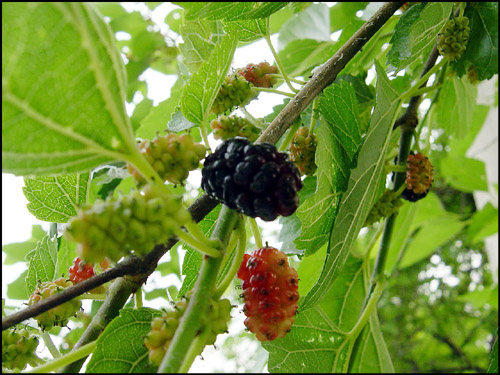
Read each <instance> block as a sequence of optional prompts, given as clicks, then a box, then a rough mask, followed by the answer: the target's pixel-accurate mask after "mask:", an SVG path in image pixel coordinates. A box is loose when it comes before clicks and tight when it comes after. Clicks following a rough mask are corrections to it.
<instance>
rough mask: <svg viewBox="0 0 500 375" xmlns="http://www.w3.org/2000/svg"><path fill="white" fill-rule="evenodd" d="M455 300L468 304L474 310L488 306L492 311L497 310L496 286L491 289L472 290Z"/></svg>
mask: <svg viewBox="0 0 500 375" xmlns="http://www.w3.org/2000/svg"><path fill="white" fill-rule="evenodd" d="M457 300H459V301H463V302H468V303H470V304H471V305H472V306H474V308H475V309H482V308H484V305H486V304H488V305H489V306H490V307H491V308H492V309H494V310H498V284H496V285H495V286H494V287H491V288H484V289H481V290H477V289H476V290H474V291H473V292H468V293H465V294H462V295H460V296H458V297H457Z"/></svg>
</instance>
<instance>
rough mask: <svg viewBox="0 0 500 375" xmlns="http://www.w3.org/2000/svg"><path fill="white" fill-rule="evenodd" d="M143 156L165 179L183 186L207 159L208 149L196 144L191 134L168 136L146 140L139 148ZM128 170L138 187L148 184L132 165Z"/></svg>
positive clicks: (171, 134) (128, 166)
mask: <svg viewBox="0 0 500 375" xmlns="http://www.w3.org/2000/svg"><path fill="white" fill-rule="evenodd" d="M137 147H138V148H139V151H140V152H141V154H142V156H144V157H145V158H146V160H147V161H148V163H149V164H150V165H151V166H152V167H153V169H154V170H155V171H156V172H157V173H158V175H159V176H160V177H161V178H162V179H163V182H165V181H169V182H171V183H173V184H182V183H183V182H184V181H185V180H186V178H187V177H188V175H189V171H192V170H194V169H196V168H198V166H199V164H200V160H201V159H203V158H204V157H205V153H206V149H205V146H203V145H202V144H200V143H195V142H194V139H193V137H192V136H191V135H190V134H181V135H178V134H173V133H170V134H167V135H166V136H163V137H155V139H153V140H152V141H149V140H144V141H141V142H140V143H139V145H138V146H137ZM127 168H128V170H129V172H130V174H132V176H134V181H135V182H136V184H137V185H139V186H142V185H144V184H146V180H145V179H144V177H143V176H142V175H141V174H140V173H139V171H138V170H137V169H135V168H134V167H133V166H132V165H130V164H128V165H127Z"/></svg>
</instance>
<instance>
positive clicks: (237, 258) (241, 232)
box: [213, 220, 262, 300]
mask: <svg viewBox="0 0 500 375" xmlns="http://www.w3.org/2000/svg"><path fill="white" fill-rule="evenodd" d="M257 229H258V228H257ZM236 232H237V233H238V248H237V249H236V254H234V258H233V261H232V263H231V268H230V269H229V271H228V272H227V273H226V276H225V277H224V279H223V280H222V281H221V282H220V284H219V285H218V286H217V290H216V291H215V293H214V295H213V299H215V300H218V299H219V298H221V297H222V295H223V294H224V292H225V291H226V289H227V287H228V286H229V284H231V281H233V279H234V275H236V272H238V268H239V267H240V264H241V261H242V260H243V255H244V254H245V248H246V244H247V231H246V229H245V221H244V220H238V223H237V226H236ZM261 247H262V241H261V243H260V246H259V248H261Z"/></svg>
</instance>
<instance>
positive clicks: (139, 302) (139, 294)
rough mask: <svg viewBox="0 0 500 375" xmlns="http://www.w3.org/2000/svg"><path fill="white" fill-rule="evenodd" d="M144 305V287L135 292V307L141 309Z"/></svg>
mask: <svg viewBox="0 0 500 375" xmlns="http://www.w3.org/2000/svg"><path fill="white" fill-rule="evenodd" d="M141 307H142V287H141V288H139V289H137V290H136V292H135V308H136V309H140V308H141Z"/></svg>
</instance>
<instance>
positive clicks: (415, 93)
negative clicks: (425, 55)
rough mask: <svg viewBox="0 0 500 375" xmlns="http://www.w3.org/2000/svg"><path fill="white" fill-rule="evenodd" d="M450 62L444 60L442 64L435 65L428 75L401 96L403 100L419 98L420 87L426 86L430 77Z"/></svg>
mask: <svg viewBox="0 0 500 375" xmlns="http://www.w3.org/2000/svg"><path fill="white" fill-rule="evenodd" d="M447 62H448V60H446V59H444V58H442V59H441V61H440V62H438V63H437V64H436V65H434V66H433V67H432V68H431V69H429V71H428V72H427V73H425V74H424V75H423V76H422V77H421V78H420V79H419V80H418V81H417V83H415V84H414V85H413V86H412V87H410V88H409V89H408V90H407V91H406V92H405V93H403V94H401V99H402V100H407V99H410V98H411V97H412V96H418V91H419V89H420V86H422V85H424V84H425V83H426V82H427V80H428V79H429V77H430V76H431V75H433V74H434V73H436V72H437V71H438V70H439V69H441V68H442V67H443V66H444V65H445V64H446V63H447Z"/></svg>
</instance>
